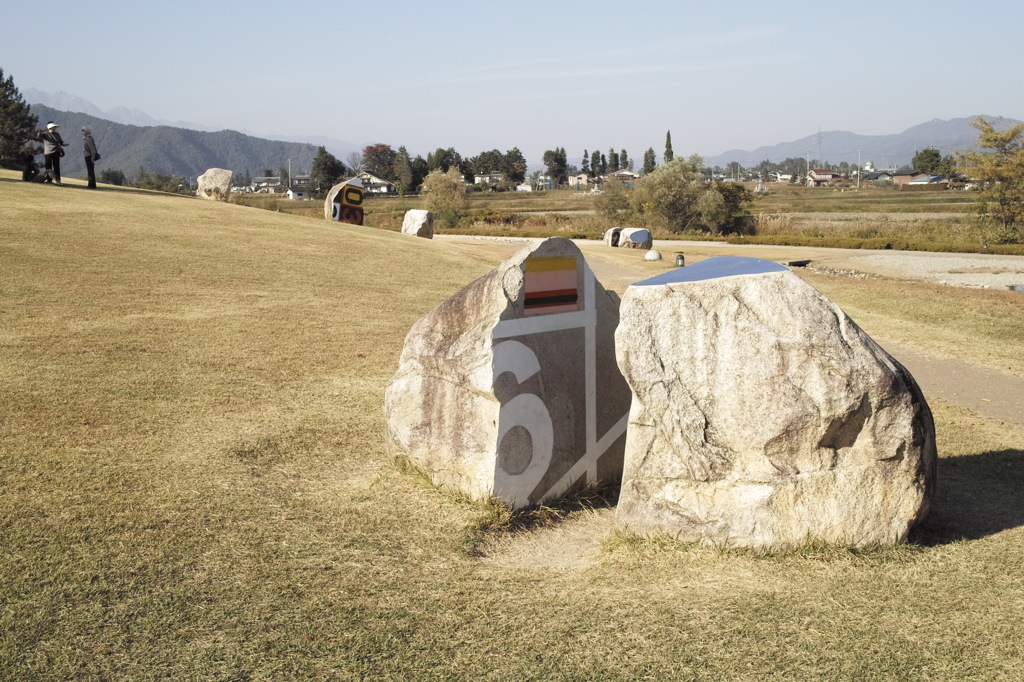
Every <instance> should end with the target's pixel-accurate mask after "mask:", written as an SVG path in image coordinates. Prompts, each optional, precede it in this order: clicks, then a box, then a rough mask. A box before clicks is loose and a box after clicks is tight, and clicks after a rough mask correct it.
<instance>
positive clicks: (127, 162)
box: [32, 104, 316, 177]
mask: <svg viewBox="0 0 1024 682" xmlns="http://www.w3.org/2000/svg"><path fill="white" fill-rule="evenodd" d="M32 113H33V114H35V115H36V116H38V117H39V125H40V127H43V126H44V125H45V124H46V122H47V121H54V122H56V123H58V124H59V125H60V133H61V136H62V137H63V138H64V141H65V142H67V143H69V144H70V146H69V147H68V148H67V156H65V157H64V159H63V160H62V161H61V170H62V171H63V173H64V174H65V175H67V176H75V175H81V174H83V173H85V161H84V158H83V156H84V155H83V149H82V133H81V129H82V127H83V126H85V127H87V128H89V129H90V130H92V133H93V138H94V139H95V140H96V146H97V147H98V148H99V151H100V155H101V157H102V158H101V159H100V161H99V163H98V164H97V170H103V169H107V168H110V169H116V170H121V171H123V172H124V173H125V175H127V176H128V177H134V176H135V175H136V173H137V172H138V170H139V167H140V166H143V167H145V169H146V171H147V172H148V173H163V174H167V175H181V176H184V177H196V176H198V175H201V174H203V173H204V172H206V170H207V169H209V168H225V169H227V170H230V171H234V172H236V173H240V172H242V171H248V172H249V174H250V175H252V176H256V175H260V174H262V172H263V171H264V170H265V169H270V170H272V171H273V172H274V173H275V174H276V173H277V171H278V169H280V168H287V167H288V161H289V159H290V160H291V168H292V173H294V174H296V175H298V174H300V173H308V172H309V171H310V169H311V168H312V167H313V158H314V157H315V156H316V147H314V146H313V145H311V144H301V143H296V142H281V141H277V140H265V139H262V138H258V137H253V136H251V135H244V134H242V133H240V132H237V131H234V130H221V131H218V132H203V131H198V130H189V129H186V128H175V127H172V126H163V125H161V126H137V125H128V124H124V123H115V122H114V121H109V120H106V119H103V118H99V117H96V116H92V115H90V114H85V113H80V112H72V111H61V110H58V109H51V108H50V107H47V106H44V105H41V104H33V105H32ZM40 160H41V159H40Z"/></svg>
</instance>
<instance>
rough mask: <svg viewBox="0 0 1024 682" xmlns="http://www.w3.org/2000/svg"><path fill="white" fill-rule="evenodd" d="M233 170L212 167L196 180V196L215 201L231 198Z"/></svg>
mask: <svg viewBox="0 0 1024 682" xmlns="http://www.w3.org/2000/svg"><path fill="white" fill-rule="evenodd" d="M232 175H233V174H232V172H231V171H229V170H224V169H223V168H211V169H209V170H208V171H206V172H205V173H203V174H202V175H200V176H199V178H198V179H197V180H196V196H197V197H200V198H202V199H212V200H214V201H227V200H228V199H230V198H231V176H232Z"/></svg>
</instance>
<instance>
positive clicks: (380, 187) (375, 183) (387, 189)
mask: <svg viewBox="0 0 1024 682" xmlns="http://www.w3.org/2000/svg"><path fill="white" fill-rule="evenodd" d="M356 177H357V178H359V179H360V180H361V181H362V183H363V191H365V192H367V193H368V194H395V193H397V192H398V188H397V187H395V184H394V183H393V182H388V181H387V180H384V179H382V178H378V177H377V176H376V175H374V174H373V173H369V172H367V171H363V172H362V173H360V174H359V175H357V176H356Z"/></svg>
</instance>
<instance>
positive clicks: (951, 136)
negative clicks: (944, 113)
mask: <svg viewBox="0 0 1024 682" xmlns="http://www.w3.org/2000/svg"><path fill="white" fill-rule="evenodd" d="M975 118H977V117H976V116H971V117H969V118H954V119H951V120H949V121H943V120H940V119H935V120H932V121H929V122H927V123H921V124H919V125H916V126H913V127H911V128H907V129H906V130H904V131H903V132H902V133H897V134H893V135H858V134H856V133H849V132H845V131H839V130H830V131H822V132H820V133H817V134H815V135H808V136H807V137H802V138H800V139H799V140H794V141H792V142H783V143H780V144H777V145H774V146H771V147H759V148H757V149H755V150H753V151H744V150H740V149H733V150H730V151H727V152H725V153H723V154H717V155H715V156H709V157H707V158H705V159H704V163H706V164H707V165H709V166H723V167H724V166H726V165H727V164H729V163H733V162H736V163H738V164H740V165H741V166H744V167H751V166H756V165H757V164H759V163H761V162H762V161H765V160H768V161H771V162H773V163H778V162H780V161H782V160H784V159H788V158H799V159H802V158H805V156H807V155H809V156H810V158H811V159H817V160H819V161H823V162H825V163H831V164H838V163H841V162H843V161H846V162H847V163H851V164H855V163H857V160H858V152H859V156H860V162H861V164H862V165H863V164H865V163H867V162H868V161H871V162H873V163H874V165H875V166H876V167H877V168H899V167H902V166H907V165H909V164H910V161H911V159H913V158H914V154H916V153H917V152H918V151H920V150H922V149H924V148H925V147H934V148H936V149H938V150H939V151H940V152H942V154H943V156H945V155H946V154H955V153H956V152H964V151H967V150H969V149H975V148H976V143H977V140H978V131H977V130H976V129H975V128H972V127H971V122H972V121H974V119H975ZM984 118H986V119H995V118H997V117H994V116H984ZM1017 123H1020V121H1017V120H1015V119H1011V118H1007V119H1003V120H1002V124H1003V125H1006V126H1011V125H1016V124H1017ZM819 150H820V151H819Z"/></svg>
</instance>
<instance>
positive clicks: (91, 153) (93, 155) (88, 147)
mask: <svg viewBox="0 0 1024 682" xmlns="http://www.w3.org/2000/svg"><path fill="white" fill-rule="evenodd" d="M82 135H83V136H84V137H85V141H84V151H85V170H86V171H87V172H88V174H89V189H96V166H95V165H94V163H95V162H96V161H99V160H100V153H99V151H98V150H97V149H96V141H95V140H93V139H92V131H91V130H89V129H88V128H82Z"/></svg>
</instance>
